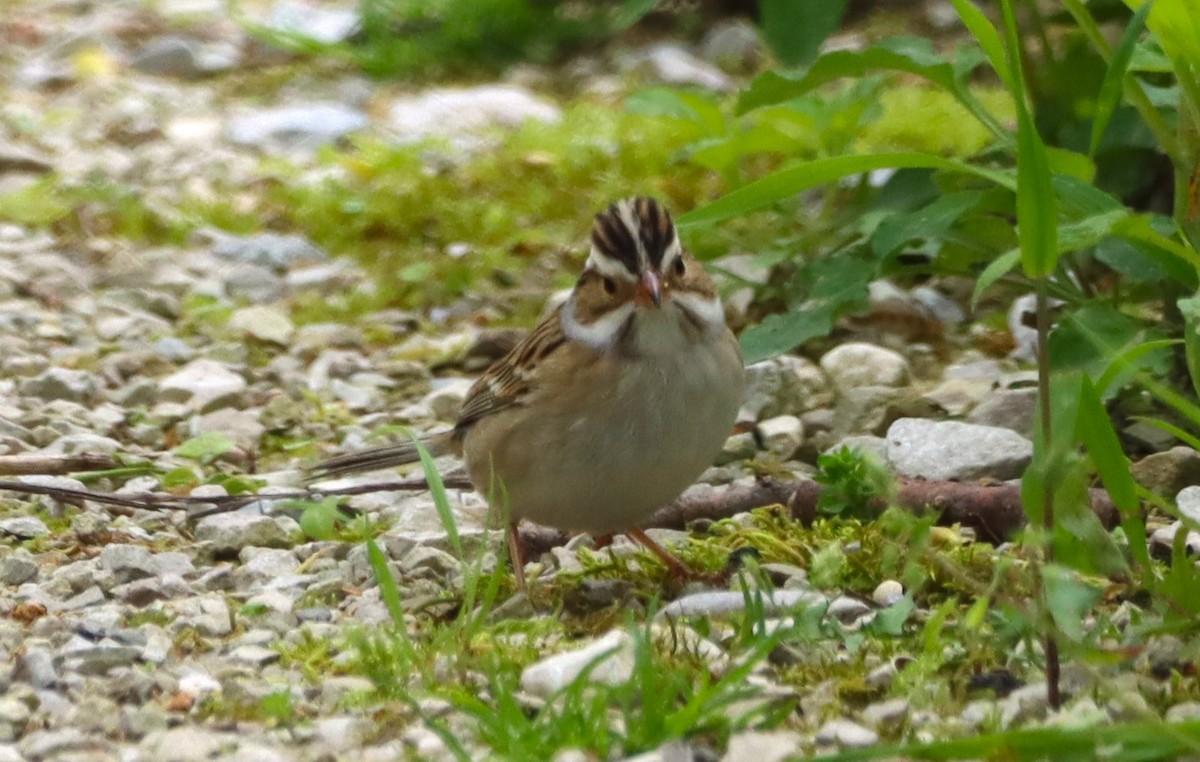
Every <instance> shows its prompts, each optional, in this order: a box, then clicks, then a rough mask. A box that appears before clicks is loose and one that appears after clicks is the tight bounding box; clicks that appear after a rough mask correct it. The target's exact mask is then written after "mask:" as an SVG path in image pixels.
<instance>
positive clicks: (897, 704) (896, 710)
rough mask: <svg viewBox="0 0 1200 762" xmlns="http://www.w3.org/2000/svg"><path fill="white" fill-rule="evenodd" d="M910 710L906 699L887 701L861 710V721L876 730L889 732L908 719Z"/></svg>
mask: <svg viewBox="0 0 1200 762" xmlns="http://www.w3.org/2000/svg"><path fill="white" fill-rule="evenodd" d="M910 709H911V707H910V705H909V703H908V699H905V698H894V699H888V700H886V701H880V702H877V703H874V704H870V705H868V706H867V707H865V708H864V709H863V710H862V721H863V722H865V723H866V724H868V725H870V726H871V727H872V728H875V729H876V730H890V729H893V728H896V727H898V726H900V725H901V724H903V723H904V721H905V720H906V719H908V714H909V711H910Z"/></svg>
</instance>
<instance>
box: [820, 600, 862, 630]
mask: <svg viewBox="0 0 1200 762" xmlns="http://www.w3.org/2000/svg"><path fill="white" fill-rule="evenodd" d="M871 613H873V612H872V611H871V607H870V606H868V605H867V604H865V603H863V602H862V601H860V600H858V599H857V598H851V597H849V596H845V595H843V596H841V597H839V598H834V599H833V600H832V601H831V602H830V603H829V608H828V609H826V611H825V616H828V617H832V618H834V619H836V620H838V621H839V622H841V623H842V624H846V625H850V624H854V623H855V622H856V621H857V620H858V619H860V618H861V617H865V616H867V615H869V614H871Z"/></svg>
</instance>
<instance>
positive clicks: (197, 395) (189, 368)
mask: <svg viewBox="0 0 1200 762" xmlns="http://www.w3.org/2000/svg"><path fill="white" fill-rule="evenodd" d="M158 390H159V399H160V400H162V401H164V402H179V403H184V404H187V405H188V406H189V407H190V408H191V409H193V410H197V411H204V410H209V409H214V408H216V407H225V406H228V405H230V404H236V403H238V402H240V399H241V395H242V394H243V393H244V392H245V391H246V379H244V378H242V377H241V376H240V375H238V374H237V373H234V372H233V371H232V370H230V369H229V368H228V367H226V366H225V364H224V363H221V362H218V361H216V360H209V359H207V358H200V359H197V360H193V361H191V362H190V363H188V364H187V365H185V366H183V367H182V368H180V369H179V370H178V371H176V372H175V373H172V374H171V375H169V376H167V377H166V378H164V379H161V380H160V381H159V383H158Z"/></svg>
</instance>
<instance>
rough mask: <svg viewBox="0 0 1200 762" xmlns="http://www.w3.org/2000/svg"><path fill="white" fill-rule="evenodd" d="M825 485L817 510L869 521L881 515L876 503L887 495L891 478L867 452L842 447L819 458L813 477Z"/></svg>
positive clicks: (832, 514)
mask: <svg viewBox="0 0 1200 762" xmlns="http://www.w3.org/2000/svg"><path fill="white" fill-rule="evenodd" d="M814 478H815V479H816V480H817V481H818V482H819V483H821V484H823V485H824V486H825V489H824V490H822V492H821V496H820V498H818V499H817V510H818V511H819V512H820V513H823V514H826V515H830V516H845V517H847V518H856V519H870V518H873V517H875V516H877V515H879V513H880V510H879V509H878V508H877V504H876V503H875V501H876V500H878V499H879V498H881V497H884V496H886V495H887V494H888V492H889V490H890V487H891V477H890V476H889V474H888V472H887V469H886V468H884V467H883V465H882V464H880V463H879V462H878V461H876V460H875V459H874V458H872V457H871V456H870V455H869V454H868V453H863V452H859V451H856V450H852V449H850V448H849V447H842V448H840V449H838V450H837V451H835V452H827V453H823V454H822V455H821V456H820V457H818V458H817V474H816V476H815V477H814Z"/></svg>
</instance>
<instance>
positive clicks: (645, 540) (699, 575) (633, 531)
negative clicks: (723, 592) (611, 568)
mask: <svg viewBox="0 0 1200 762" xmlns="http://www.w3.org/2000/svg"><path fill="white" fill-rule="evenodd" d="M625 534H626V535H628V536H629V538H630V539H632V540H634V541H636V542H638V543H640V544H641V545H642V546H643V547H645V548H646V550H648V551H650V552H651V553H653V554H654V555H655V556H657V557H658V560H660V561H662V562H663V563H664V564H666V566H667V570H668V571H670V572H671V574H672V575H673V576H675V577H678V578H682V579H689V580H699V581H701V582H708V583H714V582H723V580H722V578H721V575H713V574H706V573H704V572H698V571H696V570H695V569H692V568H691V567H689V566H688V565H687V564H685V563H684V562H683V561H680V560H679V558H678V557H677V556H676V555H675V554H674V553H672V552H671V551H669V550H667V549H666V548H664V547H663V546H661V545H659V544H658V543H657V542H655V541H654V540H652V539H650V535H648V534H646V533H645V532H644V531H643V530H641V529H639V528H637V527H630V528H629V529H626V530H625Z"/></svg>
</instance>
